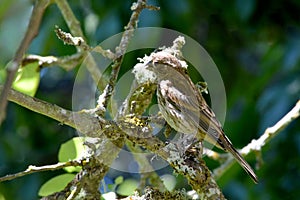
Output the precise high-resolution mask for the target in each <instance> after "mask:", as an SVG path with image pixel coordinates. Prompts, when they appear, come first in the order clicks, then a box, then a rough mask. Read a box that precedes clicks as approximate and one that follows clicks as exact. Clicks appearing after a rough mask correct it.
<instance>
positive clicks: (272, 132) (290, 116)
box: [214, 100, 300, 179]
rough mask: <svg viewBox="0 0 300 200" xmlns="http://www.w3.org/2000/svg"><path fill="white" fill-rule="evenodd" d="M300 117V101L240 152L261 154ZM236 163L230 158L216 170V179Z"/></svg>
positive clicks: (243, 153)
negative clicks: (272, 140)
mask: <svg viewBox="0 0 300 200" xmlns="http://www.w3.org/2000/svg"><path fill="white" fill-rule="evenodd" d="M299 115H300V100H298V102H297V103H296V105H295V106H294V108H293V109H292V110H290V111H289V112H288V113H287V114H286V115H285V116H283V117H282V118H281V119H280V120H279V121H278V122H277V123H276V124H275V125H274V126H272V127H269V128H267V129H266V130H265V132H264V133H263V134H262V135H261V136H260V138H259V139H257V140H252V141H251V142H250V143H249V144H248V145H247V146H245V147H244V148H243V149H241V150H240V153H241V154H242V155H248V154H249V153H251V152H253V151H254V152H259V151H261V149H262V148H263V147H264V146H265V145H266V144H268V143H269V142H270V141H271V139H272V138H274V137H275V136H277V135H278V134H279V133H280V132H281V131H282V130H283V129H284V128H285V127H287V126H288V125H289V124H290V123H291V122H292V121H294V120H295V119H297V118H298V117H299ZM233 163H234V159H233V157H232V156H228V158H227V160H226V161H225V162H224V163H223V164H222V165H221V166H220V167H219V168H217V169H215V170H214V177H215V178H216V179H218V178H220V177H221V176H222V175H223V174H224V172H225V171H227V170H228V169H229V168H230V167H231V166H232V165H233Z"/></svg>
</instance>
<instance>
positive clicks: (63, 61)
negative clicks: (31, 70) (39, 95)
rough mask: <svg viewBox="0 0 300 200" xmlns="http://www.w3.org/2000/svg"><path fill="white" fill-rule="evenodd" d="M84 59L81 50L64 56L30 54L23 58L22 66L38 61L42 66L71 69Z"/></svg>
mask: <svg viewBox="0 0 300 200" xmlns="http://www.w3.org/2000/svg"><path fill="white" fill-rule="evenodd" d="M82 59H83V54H82V53H81V52H79V53H76V54H73V55H70V56H63V57H55V56H39V55H28V56H26V57H25V58H24V59H23V60H22V66H24V65H26V64H28V63H32V62H38V64H39V66H40V67H50V66H60V67H61V68H63V69H65V70H67V71H69V70H72V69H74V68H75V67H76V66H77V65H78V64H79V63H81V61H82Z"/></svg>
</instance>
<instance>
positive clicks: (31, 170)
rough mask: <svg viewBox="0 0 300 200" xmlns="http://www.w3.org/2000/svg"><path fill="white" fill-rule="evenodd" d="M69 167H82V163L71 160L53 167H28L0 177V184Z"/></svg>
mask: <svg viewBox="0 0 300 200" xmlns="http://www.w3.org/2000/svg"><path fill="white" fill-rule="evenodd" d="M70 166H74V167H76V166H82V161H78V160H71V161H68V162H63V163H57V164H53V165H45V166H41V167H37V166H33V165H30V166H28V168H27V169H26V170H25V171H22V172H19V173H16V174H10V175H6V176H4V177H1V178H0V182H3V181H9V180H12V179H16V178H19V177H22V176H26V175H29V174H33V173H36V172H44V171H53V170H59V169H62V168H65V167H70Z"/></svg>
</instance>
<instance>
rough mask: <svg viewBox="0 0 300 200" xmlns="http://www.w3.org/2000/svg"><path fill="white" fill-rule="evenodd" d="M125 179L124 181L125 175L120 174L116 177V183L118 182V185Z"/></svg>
mask: <svg viewBox="0 0 300 200" xmlns="http://www.w3.org/2000/svg"><path fill="white" fill-rule="evenodd" d="M123 181H124V177H123V176H118V177H117V178H116V179H115V184H116V185H120V184H121V183H122V182H123Z"/></svg>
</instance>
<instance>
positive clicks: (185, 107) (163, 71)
mask: <svg viewBox="0 0 300 200" xmlns="http://www.w3.org/2000/svg"><path fill="white" fill-rule="evenodd" d="M146 69H147V70H149V71H151V72H153V73H154V75H155V76H156V78H155V82H156V84H157V91H156V95H157V102H158V106H159V110H160V112H161V114H162V116H163V118H164V119H165V120H166V122H167V123H168V124H169V125H170V126H171V127H172V128H173V129H175V130H176V131H178V132H181V133H183V134H194V135H195V136H196V138H197V139H199V140H200V141H202V140H206V141H207V142H209V143H211V144H213V145H215V146H216V147H218V148H220V149H222V150H224V151H225V152H230V153H231V154H232V155H233V157H234V158H235V160H236V161H237V162H238V163H239V164H240V165H241V167H242V168H243V169H244V170H245V171H246V172H247V173H248V175H249V176H250V177H251V178H252V180H253V181H254V182H255V183H258V177H257V175H256V174H255V172H254V170H253V169H252V168H251V166H250V165H249V164H248V163H247V161H245V159H244V158H243V157H242V156H241V154H240V153H239V152H238V151H237V150H236V149H235V148H234V146H233V144H232V143H231V141H230V140H229V138H228V137H227V136H226V135H225V132H224V130H223V128H222V125H221V123H220V122H219V121H218V119H217V118H216V115H215V114H214V112H213V110H212V109H211V108H210V107H209V106H208V104H207V103H206V101H205V99H204V98H203V96H202V94H201V92H200V91H199V88H197V87H196V86H195V85H194V83H193V82H192V80H191V78H190V76H189V75H188V72H187V65H186V64H185V62H183V61H181V60H180V59H178V58H177V57H176V56H175V55H173V54H172V53H170V52H168V51H160V52H155V53H154V54H153V55H152V60H151V62H148V63H147V64H146Z"/></svg>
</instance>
